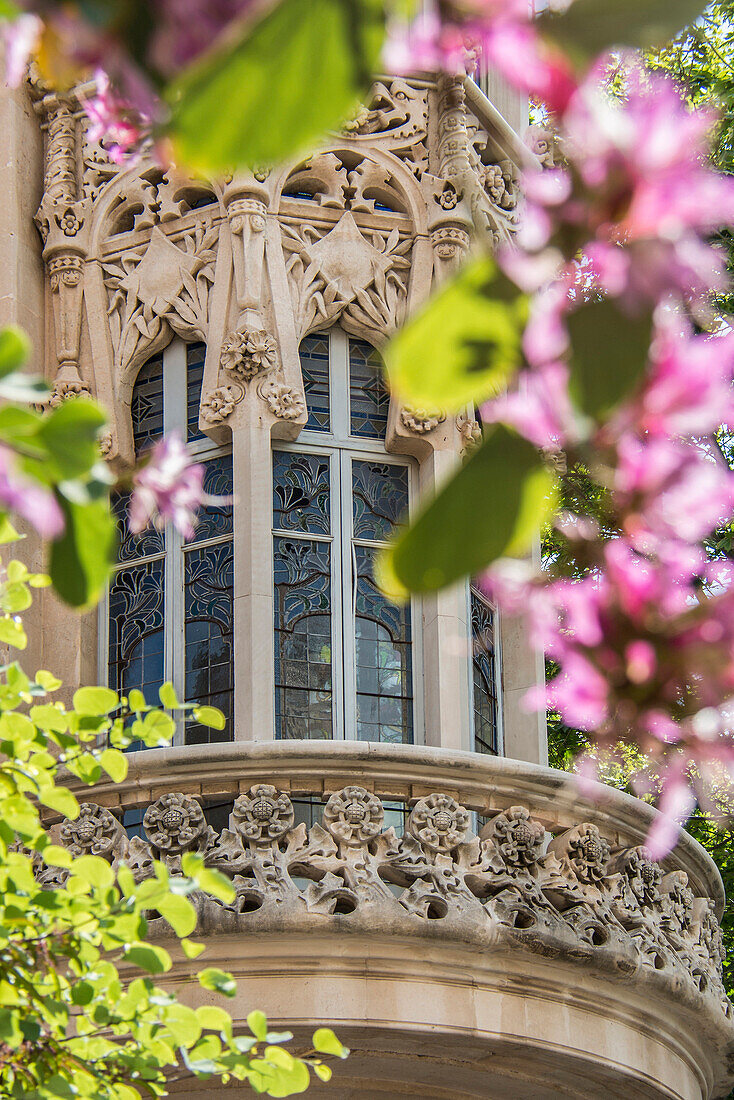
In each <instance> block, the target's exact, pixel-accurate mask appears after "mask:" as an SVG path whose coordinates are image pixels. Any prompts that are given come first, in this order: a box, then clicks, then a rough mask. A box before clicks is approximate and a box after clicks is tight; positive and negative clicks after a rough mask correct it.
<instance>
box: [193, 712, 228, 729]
mask: <svg viewBox="0 0 734 1100" xmlns="http://www.w3.org/2000/svg"><path fill="white" fill-rule="evenodd" d="M193 716H194V721H195V722H200V723H201V724H202V726H209V727H210V728H211V729H215V730H223V729H224V726H225V724H226V719H225V717H224V715H223V714H222V712H221V710H219V709H218V708H217V707H194V711H193Z"/></svg>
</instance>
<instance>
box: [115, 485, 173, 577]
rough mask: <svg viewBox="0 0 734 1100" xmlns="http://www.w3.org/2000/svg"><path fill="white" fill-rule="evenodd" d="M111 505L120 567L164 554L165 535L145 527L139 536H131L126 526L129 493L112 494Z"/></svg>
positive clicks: (153, 528)
mask: <svg viewBox="0 0 734 1100" xmlns="http://www.w3.org/2000/svg"><path fill="white" fill-rule="evenodd" d="M111 503H112V511H113V513H114V516H115V519H116V520H117V538H118V542H119V546H118V550H117V560H118V562H119V563H120V564H121V565H122V564H123V562H128V561H135V559H136V558H147V557H152V556H153V555H154V554H162V553H163V552H164V550H165V535H164V533H163V531H156V529H155V527H146V529H145V530H144V531H141V532H140V534H139V535H133V534H131V532H130V530H129V528H128V525H127V522H128V520H127V510H128V506H129V504H130V493H114V494H113V496H112V501H111Z"/></svg>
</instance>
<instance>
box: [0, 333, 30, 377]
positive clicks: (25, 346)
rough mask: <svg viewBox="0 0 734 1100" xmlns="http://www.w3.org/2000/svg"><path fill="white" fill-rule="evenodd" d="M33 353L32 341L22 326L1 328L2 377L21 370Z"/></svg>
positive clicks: (0, 363) (0, 355)
mask: <svg viewBox="0 0 734 1100" xmlns="http://www.w3.org/2000/svg"><path fill="white" fill-rule="evenodd" d="M30 354H31V342H30V340H29V339H28V337H27V335H26V334H25V332H24V331H23V329H22V328H18V326H17V325H7V327H6V328H3V329H1V330H0V378H4V377H5V376H6V375H7V374H11V373H12V371H16V370H20V368H21V367H22V366H23V364H24V363H25V362H26V361H27V360H28V358H29V357H30Z"/></svg>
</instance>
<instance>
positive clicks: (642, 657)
mask: <svg viewBox="0 0 734 1100" xmlns="http://www.w3.org/2000/svg"><path fill="white" fill-rule="evenodd" d="M624 659H625V663H626V666H627V667H626V672H627V679H628V680H631V681H632V683H633V684H644V683H646V682H647V681H648V680H650V679H652V677H653V676H654V674H655V670H656V669H657V665H658V662H657V656H656V654H655V648H654V646H653V645H651V643H650V642H646V641H644V640H643V639H642V638H638V639H637V640H636V641H634V642H630V643H629V644H628V645H627V646H626V648H625V651H624Z"/></svg>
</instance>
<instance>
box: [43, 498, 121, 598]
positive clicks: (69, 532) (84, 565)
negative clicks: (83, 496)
mask: <svg viewBox="0 0 734 1100" xmlns="http://www.w3.org/2000/svg"><path fill="white" fill-rule="evenodd" d="M59 503H60V505H61V508H62V510H63V512H64V519H65V521H66V529H65V531H64V533H63V535H62V536H61V537H60V538H58V539H57V540H56V541H55V542H54V543H52V544H51V568H50V573H51V579H52V581H53V584H54V588H55V589H56V591H57V592H58V594H59V595H60V596H61V598H62V600H65V601H66V603H68V604H71V606H72V607H79V608H85V607H91V606H92V605H93V604H95V603H96V602H97V600H98V599H99V597H100V596H101V594H102V592H103V590H104V588H105V585H106V584H107V580H108V578H109V575H110V572H111V570H112V566H113V565H114V562H115V548H116V545H117V536H116V530H115V523H114V520H113V519H112V516H111V514H110V509H109V504H108V502H107V501H106V500H95V501H93V502H92V503H90V504H73V503H72V502H71V501H69V500H66V499H65V498H64V497H59Z"/></svg>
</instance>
